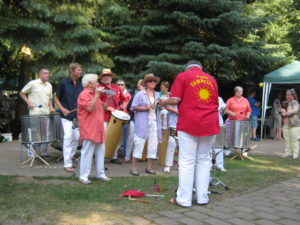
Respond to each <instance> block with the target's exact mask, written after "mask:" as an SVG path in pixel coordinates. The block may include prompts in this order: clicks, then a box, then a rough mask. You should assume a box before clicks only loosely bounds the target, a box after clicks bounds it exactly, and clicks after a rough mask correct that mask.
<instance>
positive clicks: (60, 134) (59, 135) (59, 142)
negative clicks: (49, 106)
mask: <svg viewBox="0 0 300 225" xmlns="http://www.w3.org/2000/svg"><path fill="white" fill-rule="evenodd" d="M52 116H53V117H54V120H53V121H54V126H53V134H54V137H55V141H54V142H52V143H51V146H52V147H53V148H55V149H57V150H60V151H62V150H63V145H64V129H63V126H62V123H61V117H60V114H59V113H54V114H52Z"/></svg>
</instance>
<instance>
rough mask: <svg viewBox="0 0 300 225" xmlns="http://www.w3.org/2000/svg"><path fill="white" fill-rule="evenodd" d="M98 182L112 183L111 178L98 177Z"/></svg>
mask: <svg viewBox="0 0 300 225" xmlns="http://www.w3.org/2000/svg"><path fill="white" fill-rule="evenodd" d="M96 179H97V180H102V181H110V180H111V178H109V177H96Z"/></svg>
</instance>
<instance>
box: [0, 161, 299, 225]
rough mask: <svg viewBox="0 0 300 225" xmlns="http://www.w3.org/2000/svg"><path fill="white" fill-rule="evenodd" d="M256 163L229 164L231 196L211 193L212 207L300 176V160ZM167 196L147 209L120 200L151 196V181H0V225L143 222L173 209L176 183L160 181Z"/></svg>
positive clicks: (168, 178)
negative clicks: (131, 194) (129, 193)
mask: <svg viewBox="0 0 300 225" xmlns="http://www.w3.org/2000/svg"><path fill="white" fill-rule="evenodd" d="M254 158H255V161H245V162H242V161H241V160H229V159H226V161H225V165H226V168H227V169H228V172H226V173H221V172H218V173H217V177H218V178H220V179H221V180H222V181H223V182H224V183H226V184H227V185H228V186H229V187H230V190H228V191H225V190H224V189H223V188H220V187H214V188H212V189H211V190H216V191H221V192H222V194H221V195H211V196H210V199H211V203H210V205H209V206H208V207H213V205H214V203H215V202H217V201H220V200H222V199H225V198H230V197H233V196H237V195H240V194H242V193H245V192H250V191H254V190H257V189H260V188H263V187H266V186H269V185H271V184H274V183H278V182H280V181H283V180H286V179H289V178H290V177H293V176H296V175H297V173H298V174H299V172H300V171H299V168H300V167H299V165H300V163H299V160H292V159H285V158H279V157H271V156H255V157H254ZM157 179H158V181H159V182H161V183H164V186H165V187H166V190H165V191H164V192H161V193H158V194H164V195H166V198H164V199H162V200H160V201H155V200H152V199H150V203H148V204H147V203H141V202H135V201H129V200H128V199H127V198H121V197H120V194H121V193H122V192H123V191H124V190H127V189H139V190H141V191H145V192H146V193H149V194H152V185H153V181H154V177H153V176H146V177H127V178H126V177H119V178H113V179H112V181H110V182H108V183H104V182H101V181H96V180H93V179H92V181H93V183H92V184H91V185H83V184H80V183H79V182H78V180H77V179H76V178H75V177H74V178H64V177H34V178H24V177H15V176H0V209H1V213H0V224H5V225H6V224H14V225H17V224H72V225H73V224H107V222H108V221H112V220H122V219H123V218H126V216H128V215H130V216H142V215H146V214H152V213H158V212H160V211H166V210H172V209H177V208H178V207H176V206H174V205H171V204H169V203H168V201H167V200H168V199H169V198H171V197H173V196H174V190H175V189H176V187H177V182H178V181H177V177H175V176H168V175H160V176H157Z"/></svg>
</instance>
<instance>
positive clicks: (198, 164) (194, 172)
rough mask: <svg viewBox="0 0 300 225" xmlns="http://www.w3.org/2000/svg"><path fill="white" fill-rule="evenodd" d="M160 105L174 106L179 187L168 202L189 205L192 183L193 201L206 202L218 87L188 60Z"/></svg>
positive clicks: (207, 75)
mask: <svg viewBox="0 0 300 225" xmlns="http://www.w3.org/2000/svg"><path fill="white" fill-rule="evenodd" d="M160 104H161V105H163V106H166V105H178V123H177V130H178V140H179V186H178V190H177V196H176V198H172V199H170V202H171V203H173V204H176V205H179V206H182V207H191V206H192V195H193V186H194V185H195V189H196V197H197V198H196V199H197V204H199V205H206V204H208V202H209V198H208V195H207V193H208V186H209V176H210V164H211V156H210V148H211V146H212V144H213V142H214V140H215V135H216V134H218V133H219V132H220V127H219V117H218V86H217V83H216V81H215V80H214V79H213V78H212V77H211V76H210V75H209V74H207V73H204V72H203V71H202V65H201V63H200V62H199V61H196V60H191V61H189V62H188V63H187V65H186V71H185V72H183V73H180V74H178V75H177V77H176V79H175V81H174V83H173V86H172V89H171V93H170V99H168V100H161V101H160Z"/></svg>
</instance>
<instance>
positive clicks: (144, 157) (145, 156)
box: [141, 139, 148, 161]
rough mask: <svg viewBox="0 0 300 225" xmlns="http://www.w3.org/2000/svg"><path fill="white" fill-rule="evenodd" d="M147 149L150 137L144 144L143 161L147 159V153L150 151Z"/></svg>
mask: <svg viewBox="0 0 300 225" xmlns="http://www.w3.org/2000/svg"><path fill="white" fill-rule="evenodd" d="M147 149H148V139H147V141H146V142H145V145H144V149H143V156H142V159H141V160H142V161H145V160H147V153H148V151H147Z"/></svg>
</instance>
